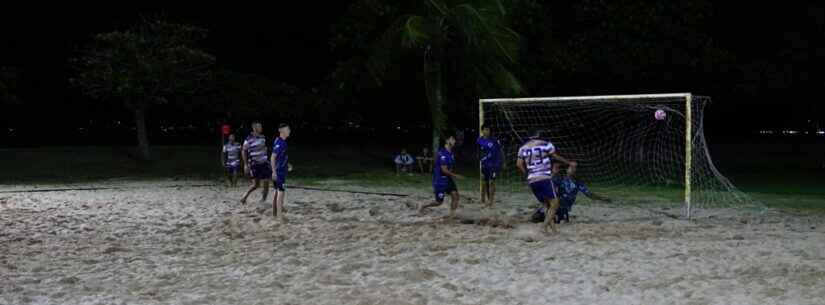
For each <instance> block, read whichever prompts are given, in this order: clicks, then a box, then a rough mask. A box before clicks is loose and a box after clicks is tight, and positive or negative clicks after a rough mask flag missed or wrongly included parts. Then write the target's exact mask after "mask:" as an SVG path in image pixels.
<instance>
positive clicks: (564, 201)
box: [530, 163, 613, 223]
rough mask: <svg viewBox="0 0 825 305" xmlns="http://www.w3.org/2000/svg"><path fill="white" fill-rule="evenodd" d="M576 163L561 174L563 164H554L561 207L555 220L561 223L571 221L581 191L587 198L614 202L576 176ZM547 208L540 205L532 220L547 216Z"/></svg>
mask: <svg viewBox="0 0 825 305" xmlns="http://www.w3.org/2000/svg"><path fill="white" fill-rule="evenodd" d="M576 166H577V165H576V164H571V165H570V166H569V167H568V168H567V175H562V174H561V164H559V163H555V164H553V184H554V185H555V186H556V188H557V192H556V193H557V194H558V195H559V202H560V204H561V205H560V207H559V209H558V210H557V211H556V217H555V222H556V223H561V221H564V222H567V223H570V215H569V213H570V211H572V210H573V204H574V203H576V196H577V195H578V194H579V192H581V193H582V194H584V195H585V196H587V198H590V199H593V200H599V201H604V202H608V203H610V202H613V201H612V200H610V198H607V197H604V196H599V195H596V194H594V193H592V192H591V191H590V189H588V188H587V185H585V184H584V182H583V181H581V180H580V179H578V178H577V177H576ZM544 214H545V208H544V207H539V208H538V209H537V210H536V212H535V213H533V216H532V217H531V219H530V221H532V222H541V221H542V220H544V218H545V215H544Z"/></svg>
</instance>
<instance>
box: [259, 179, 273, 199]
mask: <svg viewBox="0 0 825 305" xmlns="http://www.w3.org/2000/svg"><path fill="white" fill-rule="evenodd" d="M262 183H263V185H264V187H263V190H262V191H261V203H263V202H266V198H267V197H269V184H270V183H272V180H270V179H264V180H263V181H262Z"/></svg>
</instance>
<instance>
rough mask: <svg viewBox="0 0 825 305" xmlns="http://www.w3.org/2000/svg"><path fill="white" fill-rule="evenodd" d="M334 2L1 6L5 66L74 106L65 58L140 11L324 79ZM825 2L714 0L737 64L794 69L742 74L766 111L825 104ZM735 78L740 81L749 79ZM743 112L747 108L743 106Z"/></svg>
mask: <svg viewBox="0 0 825 305" xmlns="http://www.w3.org/2000/svg"><path fill="white" fill-rule="evenodd" d="M283 3H289V4H283ZM335 3H336V4H330V3H328V2H322V1H298V2H295V1H288V2H279V3H277V4H274V5H275V7H274V8H271V9H270V8H264V6H261V5H257V6H256V5H248V4H238V5H229V4H227V3H220V5H214V6H209V5H202V4H199V5H197V6H179V7H173V6H163V7H162V8H161V7H135V6H128V5H118V6H114V5H108V6H99V5H96V6H92V5H88V4H87V5H84V6H78V5H75V4H74V3H73V5H72V6H67V5H63V6H62V7H50V8H49V9H43V8H32V7H29V8H22V9H4V10H3V12H0V28H1V29H2V30H0V31H2V38H1V39H2V40H0V42H2V45H0V55H1V56H0V65H2V66H14V67H17V68H18V70H19V71H20V73H21V75H20V87H21V88H20V92H19V95H20V96H21V98H22V99H23V100H25V101H27V103H38V104H40V105H44V106H47V107H46V108H45V109H50V110H51V111H59V109H60V108H61V107H68V106H66V105H65V104H66V101H67V100H71V99H78V96H79V94H78V93H77V92H76V90H74V89H70V88H68V86H67V78H68V77H69V76H70V71H68V67H67V59H68V57H69V56H70V55H71V54H72V50H73V49H74V48H76V47H77V46H78V45H81V44H82V43H83V42H84V41H87V40H88V39H89V37H90V35H91V34H94V33H101V32H107V31H111V30H114V29H121V28H125V27H128V26H130V25H132V24H134V23H135V22H136V21H138V18H139V16H140V15H141V14H143V15H146V14H152V13H157V12H165V13H166V15H167V16H168V17H169V19H170V20H172V21H178V22H185V23H192V24H196V25H199V26H202V27H205V28H208V29H209V30H210V36H209V38H208V40H207V41H206V43H205V45H204V48H205V49H206V50H207V51H208V52H210V53H212V54H214V55H216V57H217V64H218V65H220V66H223V67H228V68H230V69H233V70H237V71H241V72H250V73H255V74H260V75H263V76H266V77H268V78H271V79H273V80H276V81H283V82H286V83H289V84H292V85H295V86H298V87H301V88H305V89H308V88H311V87H315V86H318V85H319V84H321V82H322V81H324V79H325V77H326V76H327V75H328V74H329V72H330V71H332V69H333V68H334V67H335V62H336V61H337V60H339V59H340V58H338V56H337V55H336V54H333V53H332V51H331V50H330V47H329V38H330V26H331V24H333V23H335V22H337V21H339V19H340V17H341V15H342V14H343V13H344V12H345V11H346V7H347V5H348V3H347V2H346V1H336V2H335ZM823 10H825V9H823V5H821V4H815V3H814V4H802V3H796V4H791V3H789V2H772V3H767V2H766V3H761V2H760V3H757V2H749V3H748V4H747V6H743V5H742V3H741V2H726V3H718V4H714V18H713V20H714V31H713V33H711V36H712V37H713V38H714V40H715V41H716V42H717V43H719V45H720V46H723V47H725V48H727V49H728V50H731V51H733V53H734V55H736V56H737V57H738V58H739V60H740V63H749V62H766V63H770V64H772V66H773V67H774V69H779V70H780V71H779V72H780V73H784V74H786V75H789V79H790V81H787V82H780V81H777V82H774V81H772V79H774V78H776V77H777V76H776V75H772V73H765V74H764V75H741V77H742V78H752V79H755V80H756V81H754V82H753V83H756V84H758V86H760V88H759V90H758V91H759V92H760V94H759V96H758V97H757V98H756V99H757V100H754V101H753V102H754V103H756V104H759V105H760V108H761V109H762V110H763V113H764V112H765V111H764V109H766V108H769V109H770V110H771V111H772V112H773V114H774V115H776V113H781V114H782V115H783V117H793V118H794V120H796V119H801V118H802V117H804V116H806V115H808V114H810V113H818V114H820V115H821V114H823V113H824V112H825V110H823V108H824V107H823V106H821V104H822V102H821V101H822V98H821V97H813V96H812V97H808V96H809V95H811V94H815V93H818V92H819V91H821V88H822V87H823V86H825V80H824V79H825V78H823V77H822V75H821V72H820V69H819V67H820V66H821V65H825V60H823V59H824V58H825V25H823V24H824V23H823V22H825V21H824V20H823V19H825V17H824V16H825V14H823ZM732 68H733V67H732ZM728 81H729V82H730V86H731V87H732V88H733V87H734V86H735V85H736V84H737V83H739V82H741V81H742V80H741V79H729V80H728ZM594 86H595V87H598V84H594ZM602 93H613V92H602ZM639 93H646V92H639ZM697 93H702V92H697ZM727 98H729V99H730V98H735V97H733V96H729V97H727ZM746 98H753V97H746ZM738 102H741V101H738ZM742 109H747V108H741V107H740V108H732V107H729V108H725V107H721V108H720V109H719V110H718V111H722V112H731V111H742ZM50 110H46V111H50ZM742 114H745V115H747V113H737V115H742Z"/></svg>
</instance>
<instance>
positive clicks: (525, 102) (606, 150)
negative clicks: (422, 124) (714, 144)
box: [479, 93, 754, 218]
mask: <svg viewBox="0 0 825 305" xmlns="http://www.w3.org/2000/svg"><path fill="white" fill-rule="evenodd" d="M709 102H710V98H709V97H705V96H695V95H693V94H691V93H668V94H635V95H598V96H562V97H528V98H492V99H480V100H479V132H480V130H481V126H482V125H484V124H485V123H486V125H488V126H490V127H491V128H492V130H493V134H494V136H496V137H497V138H498V139H499V140H500V141H501V142H502V146H503V148H504V149H503V150H504V154H505V155H504V162H505V163H506V164H505V169H504V170H503V172H502V174H501V176H500V181H499V182H498V183H500V184H502V185H503V186H504V187H503V188H499V190H500V191H505V192H506V191H507V190H508V187H509V188H510V190H512V191H516V189H518V191H523V186H521V187H520V186H519V184H523V183H524V182H523V181H522V179H520V175H519V174H518V173H517V172H516V171H515V169H514V167H515V166H514V164H515V158H516V151H517V150H518V147H519V146H520V145H521V144H523V143H524V142H526V135H527V134H528V132H529V131H530V130H539V131H541V132H542V137H544V138H546V139H547V140H549V141H551V142H553V143H554V145H555V146H556V147H557V148H558V150H559V152H560V154H561V155H563V156H565V157H567V158H569V159H573V160H576V161H578V163H579V168H578V170H577V176H579V177H581V178H582V179H584V180H586V181H588V183H593V184H594V185H597V186H600V187H604V188H607V189H613V190H616V191H617V193H621V192H627V190H628V189H638V190H643V191H647V192H648V193H645V194H644V195H643V194H641V193H643V191H639V192H640V194H638V196H637V197H639V198H629V199H628V198H621V199H620V201H621V200H627V201H639V202H646V203H648V202H649V201H655V200H660V201H666V202H672V203H674V204H675V203H676V198H675V197H681V199H678V201H679V202H680V203H679V204H678V205H679V206H680V207H681V208H682V209H683V213H684V216H685V217H686V218H691V217H692V216H694V213H695V211H696V209H697V208H700V209H709V208H715V207H732V206H735V205H743V204H744V205H752V204H753V203H754V202H753V201H752V200H750V199H749V198H748V197H747V196H745V195H744V194H743V193H741V192H740V191H739V190H738V189H736V187H734V186H733V184H731V183H730V182H729V181H728V180H727V179H726V178H725V177H724V176H722V175H721V173H719V171H718V170H717V169H716V168H715V166H714V165H713V162H712V160H711V158H710V154H709V151H708V149H707V147H706V142H705V137H704V130H703V118H704V116H703V111H704V107H705V106H706V105H707V104H708V103H709ZM660 115H661V117H660ZM479 176H480V177H481V176H483V175H479ZM482 184H483V181H480V182H479V186H480V187H481V185H482ZM676 189H679V190H680V191H678V192H676V191H675V190H676ZM597 192H598V191H597ZM658 194H669V195H672V196H671V197H667V196H664V197H662V198H657V195H658ZM677 194H681V195H677ZM619 196H621V195H619ZM651 198H657V199H655V200H654V199H651ZM663 198H664V199H663ZM674 207H676V206H674Z"/></svg>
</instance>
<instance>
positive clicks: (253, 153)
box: [241, 122, 272, 204]
mask: <svg viewBox="0 0 825 305" xmlns="http://www.w3.org/2000/svg"><path fill="white" fill-rule="evenodd" d="M262 131H263V126H261V123H259V122H254V123H252V133H251V134H249V136H248V137H247V138H246V140H244V141H243V148H242V149H241V157H242V158H243V165H244V173H245V174H247V175H250V176H251V177H252V186H250V187H249V190H247V191H246V193H245V194H244V195H243V198H241V204H245V203H246V198H247V197H249V194H252V192H253V191H255V190H256V189H258V186H260V185H261V182H263V184H264V190H263V193H261V202H265V201H266V197H267V195H268V193H269V179H270V178H272V168H270V167H269V162H268V160H267V158H266V137H265V136H264V135H263V134H262V133H261V132H262Z"/></svg>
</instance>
